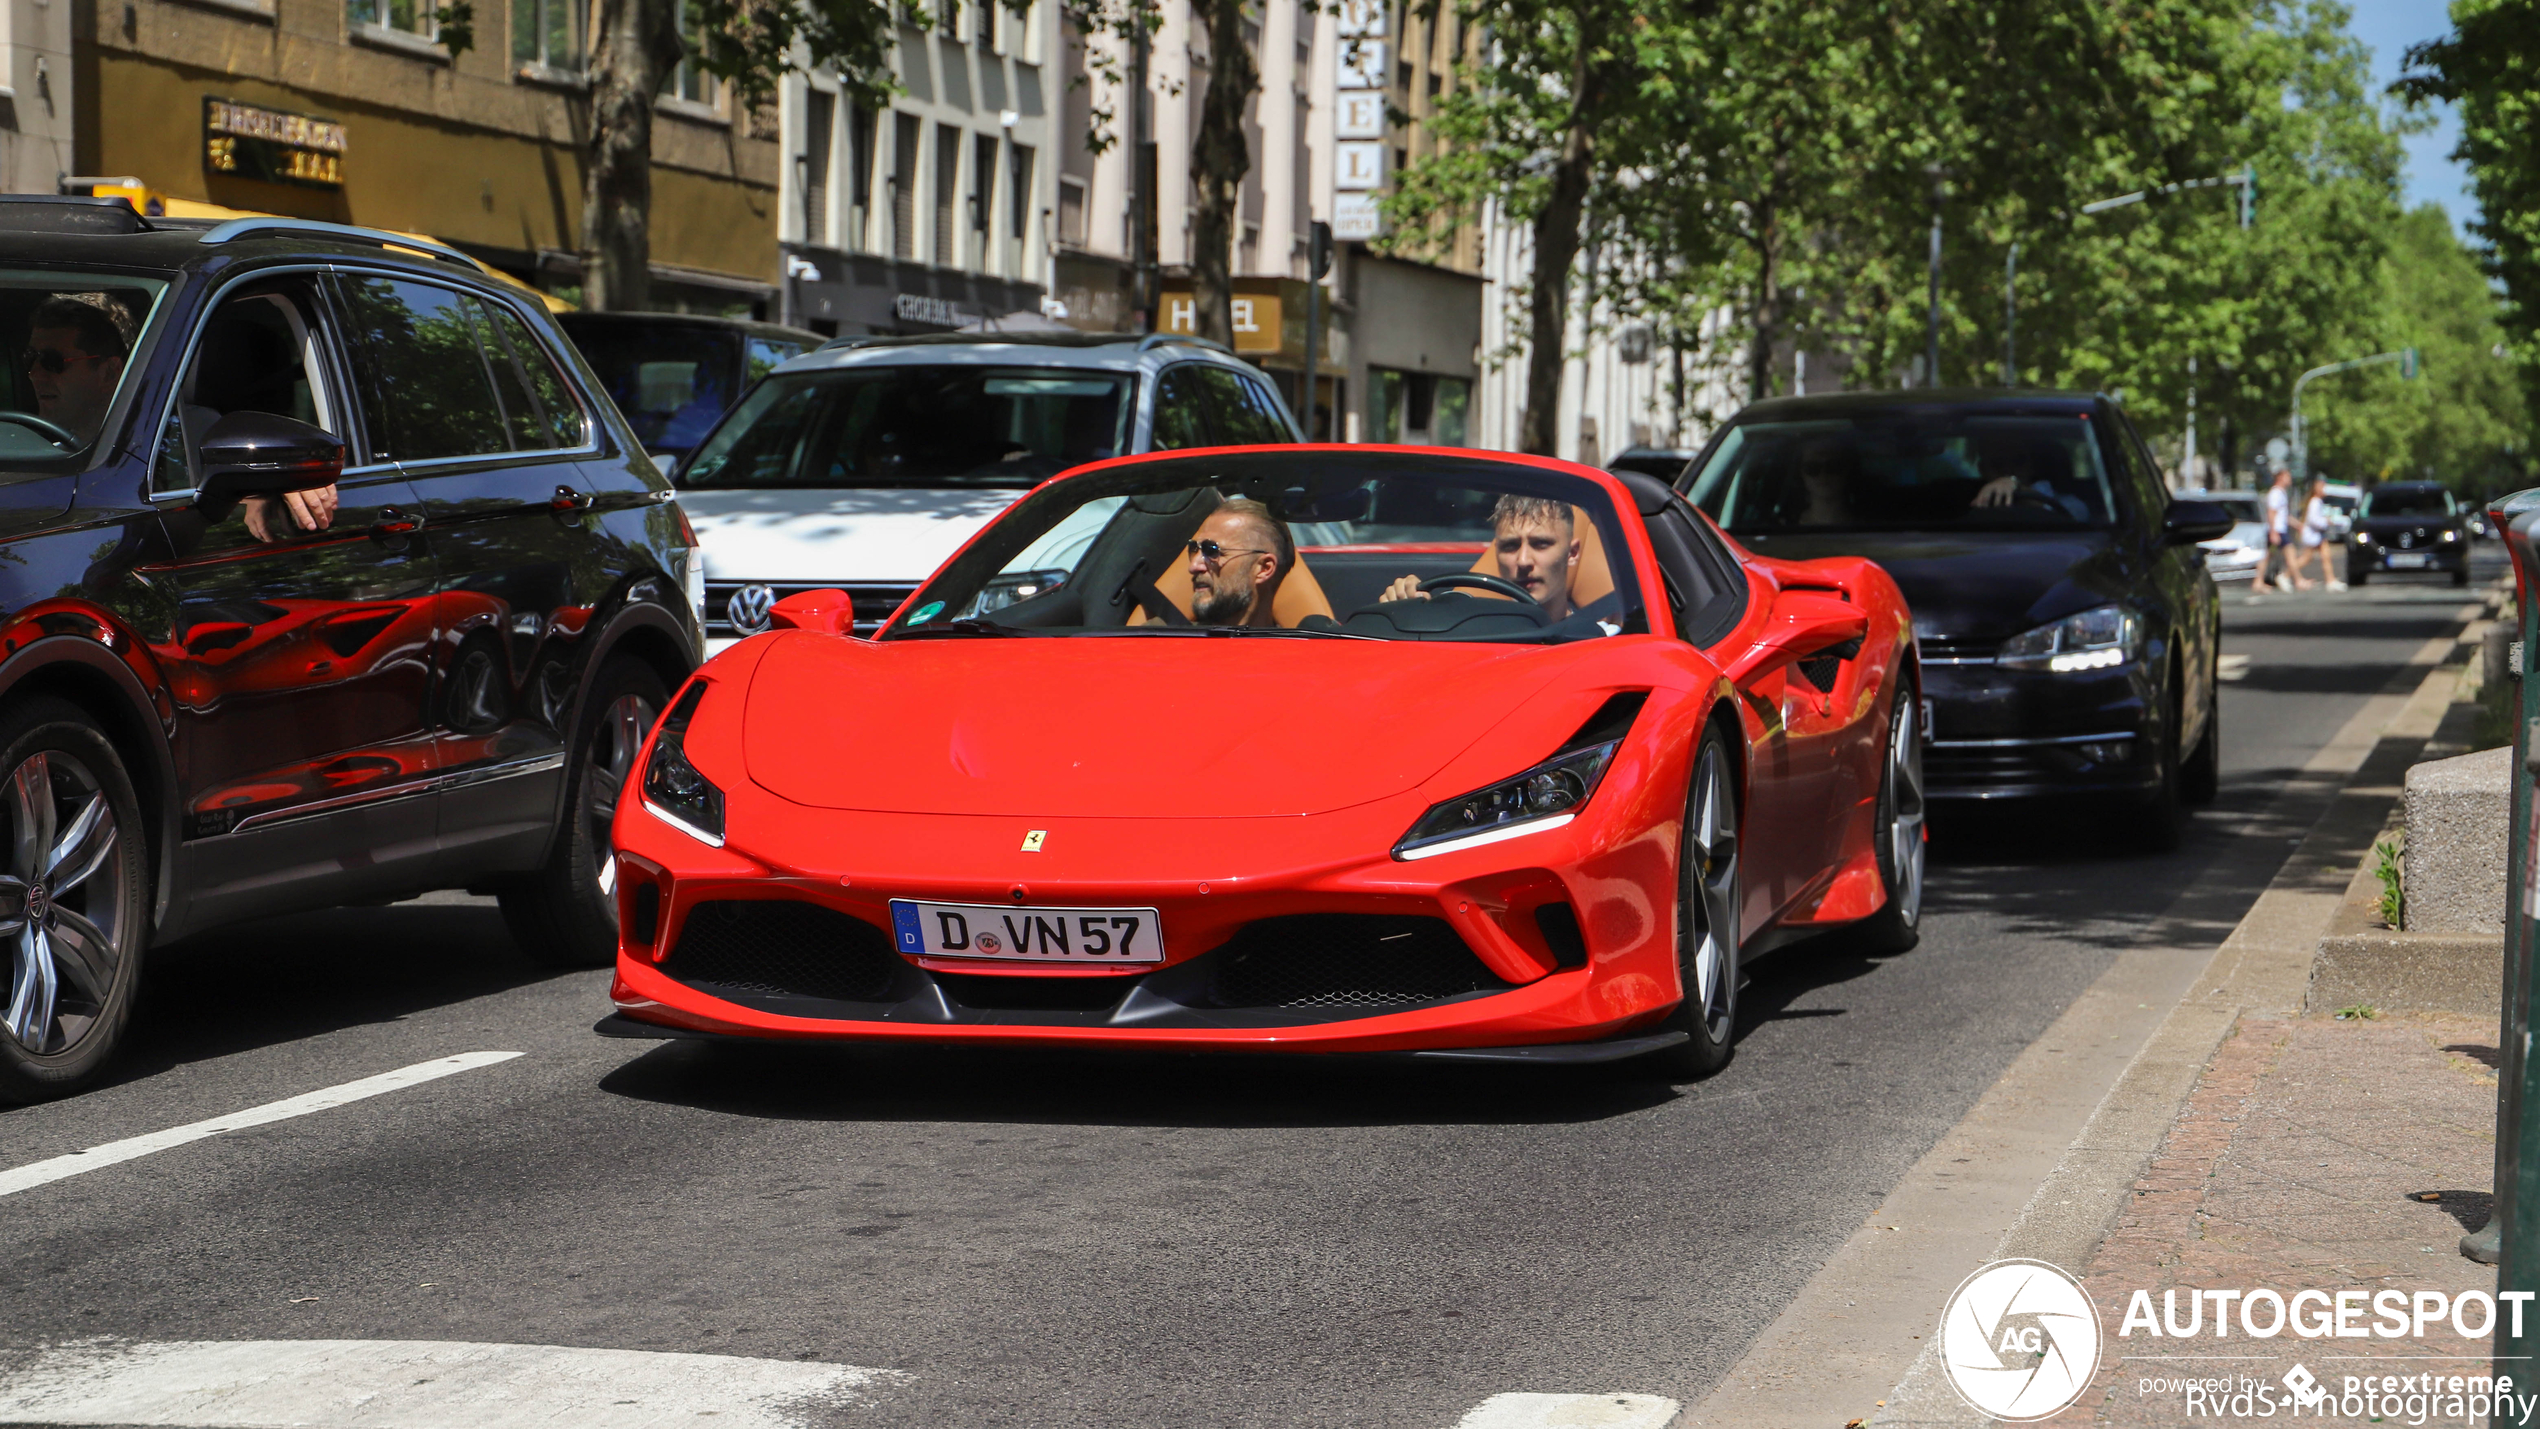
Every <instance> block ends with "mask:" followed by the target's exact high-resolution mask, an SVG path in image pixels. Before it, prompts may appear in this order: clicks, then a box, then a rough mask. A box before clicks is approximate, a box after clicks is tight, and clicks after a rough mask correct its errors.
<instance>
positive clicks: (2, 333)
mask: <svg viewBox="0 0 2540 1429" xmlns="http://www.w3.org/2000/svg"><path fill="white" fill-rule="evenodd" d="M165 289H166V285H165V284H164V283H157V282H151V281H148V280H145V279H137V278H130V277H120V276H119V277H113V278H103V277H100V278H89V277H85V276H82V275H78V274H68V273H7V274H0V342H4V343H6V344H7V346H6V347H5V348H0V351H6V352H7V353H8V354H9V356H10V358H11V359H12V360H11V361H10V363H9V364H8V370H7V372H6V373H5V374H0V412H15V413H18V414H20V415H21V416H25V417H30V418H33V419H34V420H35V422H40V423H42V424H43V425H42V426H36V425H32V424H29V423H23V422H12V421H5V420H0V461H25V460H31V459H41V458H44V457H58V456H66V455H68V454H69V453H71V452H75V451H78V450H80V449H81V448H83V447H86V446H87V445H88V444H89V443H90V442H91V441H94V440H95V439H96V437H97V434H98V432H99V431H100V430H101V429H102V428H103V427H104V425H105V421H106V415H107V413H108V412H109V411H111V410H112V409H113V407H114V403H115V397H116V394H117V393H118V392H120V391H121V390H122V387H123V382H124V379H125V377H126V376H127V375H128V374H127V373H126V371H125V366H126V362H125V359H127V358H128V357H130V356H131V354H132V347H133V343H134V341H135V339H137V338H138V337H139V335H140V333H141V330H142V328H143V327H144V326H145V325H146V324H147V323H148V322H149V320H150V310H151V308H152V307H153V306H154V305H156V304H157V302H158V300H159V294H160V293H161V292H163V291H165ZM46 428H51V429H52V430H51V431H47V430H46ZM55 433H60V434H66V435H67V436H68V437H69V438H70V440H69V441H68V442H67V443H65V442H63V441H61V440H59V439H57V437H56V435H55Z"/></svg>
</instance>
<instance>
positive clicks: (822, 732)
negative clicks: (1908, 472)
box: [600, 446, 1923, 1074]
mask: <svg viewBox="0 0 2540 1429" xmlns="http://www.w3.org/2000/svg"><path fill="white" fill-rule="evenodd" d="M851 616H852V612H851V610H850V608H849V606H848V603H847V600H846V597H845V596H844V595H843V594H840V593H838V592H828V591H819V592H810V593H807V594H804V595H798V596H794V597H792V598H790V599H788V600H786V601H784V602H782V603H780V604H779V605H778V606H777V607H776V620H775V624H776V625H777V626H778V627H779V628H777V629H775V630H772V631H770V632H769V633H767V634H764V635H760V636H757V637H756V638H753V639H750V640H747V641H744V642H743V643H741V644H740V645H737V646H735V647H733V648H732V649H730V650H728V651H726V652H725V653H724V654H723V655H721V656H720V657H719V658H717V659H715V660H713V661H711V662H709V663H708V664H707V665H706V666H705V668H704V669H702V670H700V671H698V672H697V675H696V677H695V678H694V679H692V680H691V681H690V682H689V683H688V685H687V687H686V688H685V689H684V690H683V691H681V693H680V694H679V696H678V697H677V698H676V699H674V700H673V701H672V703H671V707H670V709H669V710H668V712H667V713H666V714H665V715H664V716H663V718H662V721H661V723H660V725H659V727H658V728H657V729H656V730H655V731H654V733H653V735H652V738H651V741H650V743H649V744H648V745H647V747H646V748H645V750H644V752H643V756H642V759H641V761H640V763H639V764H638V765H637V766H636V768H635V769H634V770H633V771H632V772H631V773H630V774H629V775H628V776H627V777H628V785H627V788H626V790H625V794H626V795H627V796H628V797H622V798H620V799H619V800H618V802H617V809H616V816H615V817H616V825H615V828H616V850H617V852H616V857H617V860H618V862H617V870H616V879H615V886H616V897H617V900H618V908H619V916H620V924H621V929H622V935H621V942H620V947H619V953H618V962H617V976H616V980H615V982H614V984H613V986H612V989H611V995H612V997H613V999H614V1000H615V1002H616V1004H617V1012H616V1013H615V1014H614V1015H612V1016H611V1017H609V1018H608V1019H606V1020H604V1021H603V1022H602V1023H601V1024H600V1030H601V1031H603V1032H606V1033H611V1034H615V1035H622V1036H634V1037H682V1036H708V1037H716V1036H720V1037H752V1038H771V1039H785V1038H793V1039H822V1038H826V1039H841V1040H858V1041H865V1042H890V1041H925V1042H933V1043H948V1042H958V1043H971V1044H978V1043H1018V1042H1038V1043H1068V1044H1076V1045H1091V1044H1105V1045H1111V1046H1130V1047H1148V1048H1176V1049H1185V1050H1189V1049H1201V1048H1213V1049H1250V1050H1262V1051H1274V1050H1275V1051H1293V1052H1351V1053H1367V1052H1384V1053H1410V1054H1417V1055H1422V1056H1430V1057H1440V1056H1443V1057H1452V1058H1464V1059H1506V1060H1516V1061H1534V1062H1564V1061H1568V1062H1595V1061H1609V1060H1616V1059H1620V1058H1623V1057H1633V1056H1652V1057H1654V1058H1656V1059H1657V1060H1658V1062H1659V1063H1660V1064H1662V1065H1668V1066H1669V1067H1670V1070H1671V1072H1673V1073H1684V1074H1698V1073H1702V1072H1707V1071H1710V1070H1713V1069H1716V1068H1717V1067H1719V1066H1720V1065H1721V1064H1723V1063H1724V1062H1726V1061H1727V1060H1728V1057H1729V1055H1730V1050H1731V1043H1732V1037H1733V1033H1734V1030H1735V1026H1736V1019H1737V997H1738V986H1739V982H1740V965H1741V961H1742V960H1743V959H1744V958H1748V957H1752V956H1754V955H1755V954H1757V953H1759V952H1761V951H1763V950H1764V949H1766V948H1767V947H1770V946H1773V945H1776V944H1779V943H1785V942H1789V941H1792V940H1794V939H1796V938H1798V937H1801V936H1805V935H1809V934H1815V933H1820V932H1825V931H1829V930H1834V929H1838V928H1849V929H1850V936H1851V937H1853V938H1855V939H1858V940H1861V941H1863V942H1866V943H1869V944H1871V945H1873V946H1878V947H1883V948H1887V949H1897V948H1901V947H1904V946H1910V945H1911V944H1912V942H1913V940H1914V936H1915V925H1916V920H1917V916H1918V912H1919V905H1920V902H1921V897H1922V876H1923V801H1922V792H1921V782H1922V778H1921V755H1920V749H1921V738H1920V736H1921V730H1920V728H1919V726H1918V722H1917V718H1916V712H1917V710H1918V708H1919V702H1918V701H1917V699H1916V697H1915V689H1916V685H1915V663H1914V662H1915V652H1914V644H1913V628H1912V622H1911V620H1910V619H1909V618H1908V615H1907V611H1906V608H1905V602H1904V600H1903V598H1902V597H1901V596H1899V595H1898V593H1897V589H1896V586H1895V585H1894V583H1892V582H1891V581H1890V580H1889V579H1888V578H1887V576H1886V574H1885V573H1884V572H1882V571H1880V570H1879V569H1878V568H1877V567H1876V566H1874V565H1871V564H1870V563H1868V562H1866V561H1861V560H1854V559H1831V560H1817V561H1805V562H1788V561H1776V560H1769V559H1765V558H1762V557H1759V556H1755V555H1752V554H1750V553H1748V552H1747V551H1745V550H1743V549H1741V548H1739V547H1738V546H1737V545H1736V544H1735V543H1734V542H1732V541H1730V540H1728V539H1726V538H1725V537H1723V536H1722V535H1721V534H1720V533H1719V531H1718V530H1717V529H1716V528H1714V527H1713V526H1712V525H1711V524H1710V523H1709V521H1708V520H1707V519H1706V518H1705V517H1704V516H1702V514H1701V513H1699V512H1698V511H1696V510H1695V509H1694V508H1693V507H1691V506H1689V505H1687V504H1686V503H1685V501H1684V499H1683V498H1682V497H1680V496H1678V495H1677V494H1675V493H1674V492H1673V491H1671V490H1669V489H1668V488H1667V487H1666V486H1665V485H1664V484H1663V483H1660V482H1657V481H1654V480H1650V479H1647V478H1641V477H1636V476H1633V475H1630V474H1621V475H1617V474H1613V473H1608V472H1601V471H1595V470H1591V469H1588V468H1586V467H1580V466H1574V465H1571V464H1568V463H1565V462H1559V461H1551V460H1544V459H1538V458H1532V457H1520V456H1508V455H1502V454H1495V453H1479V452H1472V451H1445V450H1422V449H1412V448H1385V447H1366V446H1336V447H1281V448H1246V449H1241V450H1219V451H1191V452H1173V453H1169V454H1164V455H1157V456H1148V457H1135V458H1128V459H1124V460H1119V461H1110V462H1104V463H1101V464H1098V465H1094V466H1088V467H1084V468H1080V469H1078V470H1076V471H1074V472H1071V473H1069V474H1067V475H1065V476H1061V477H1057V478H1055V479H1053V480H1051V481H1049V482H1047V483H1045V484H1043V485H1042V486H1040V487H1039V488H1038V489H1036V490H1034V491H1033V492H1032V493H1031V494H1030V495H1029V496H1027V497H1025V498H1024V499H1023V500H1022V501H1020V502H1018V503H1016V504H1015V506H1014V507H1013V508H1012V509H1010V510H1009V511H1007V512H1006V514H1005V515H1003V516H1002V517H1000V518H999V519H998V520H997V521H995V522H994V523H992V524H991V525H989V526H988V527H987V528H986V529H985V530H983V531H981V532H980V533H979V535H978V536H977V537H976V538H975V539H974V540H972V541H971V542H970V544H969V545H968V546H966V547H964V548H963V549H962V550H961V551H960V552H959V553H958V554H957V555H955V556H954V557H953V558H952V559H951V560H950V561H949V562H948V563H946V565H945V566H944V567H943V569H942V570H940V571H938V572H937V573H936V574H935V576H934V578H933V579H932V580H930V581H929V582H928V583H927V584H926V585H925V587H924V588H923V589H921V590H919V591H918V592H917V593H916V594H915V595H913V596H911V597H910V598H909V600H908V603H907V604H906V605H904V606H902V607H901V609H900V610H899V611H898V612H897V613H896V614H895V615H894V616H893V617H892V619H891V620H890V621H889V622H888V623H886V624H885V625H884V626H883V628H882V629H881V630H880V631H879V632H878V633H877V634H876V635H875V636H874V637H873V638H871V639H858V638H856V637H855V636H854V635H853V634H852V628H853V627H852V625H851Z"/></svg>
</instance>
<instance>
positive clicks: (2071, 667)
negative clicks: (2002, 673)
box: [1994, 605, 2143, 675]
mask: <svg viewBox="0 0 2540 1429" xmlns="http://www.w3.org/2000/svg"><path fill="white" fill-rule="evenodd" d="M2142 653H2143V617H2141V616H2139V615H2137V614H2135V613H2134V612H2133V611H2131V610H2128V609H2126V608H2125V607H2124V606H2122V605H2102V606H2097V607H2095V608H2093V609H2090V610H2085V611H2083V612H2082V613H2080V614H2079V615H2068V616H2065V617H2064V618H2063V619H2061V620H2058V621H2056V622H2055V623H2054V624H2052V625H2041V626H2039V627H2037V628H2036V629H2035V630H2030V631H2026V632H2024V633H2022V634H2018V635H2014V636H2012V637H2011V638H2010V639H2008V640H2005V641H2003V642H2002V649H2001V652H2000V653H1999V654H1997V655H1996V656H1995V657H1994V661H1995V663H1997V664H2001V665H2008V666H2010V667H2011V668H2012V669H2015V670H2051V671H2053V672H2054V673H2056V674H2059V675H2065V674H2072V673H2074V672H2077V671H2081V670H2109V669H2114V668H2115V667H2117V666H2119V665H2122V664H2124V663H2126V662H2127V661H2129V660H2132V659H2134V658H2136V657H2137V656H2139V655H2141V654H2142Z"/></svg>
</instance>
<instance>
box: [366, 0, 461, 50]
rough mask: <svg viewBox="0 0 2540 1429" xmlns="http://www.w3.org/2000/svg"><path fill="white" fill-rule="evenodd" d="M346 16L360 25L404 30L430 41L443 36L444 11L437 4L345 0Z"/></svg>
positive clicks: (415, 0) (408, 0)
mask: <svg viewBox="0 0 2540 1429" xmlns="http://www.w3.org/2000/svg"><path fill="white" fill-rule="evenodd" d="M344 13H345V16H346V17H347V18H349V19H350V20H351V21H352V22H353V23H354V24H356V25H375V26H377V27H379V28H380V29H383V30H403V31H405V32H406V33H407V34H410V35H421V36H423V37H424V38H425V39H427V40H433V39H439V38H440V36H441V23H440V7H439V6H437V5H435V4H434V3H433V0H345V5H344Z"/></svg>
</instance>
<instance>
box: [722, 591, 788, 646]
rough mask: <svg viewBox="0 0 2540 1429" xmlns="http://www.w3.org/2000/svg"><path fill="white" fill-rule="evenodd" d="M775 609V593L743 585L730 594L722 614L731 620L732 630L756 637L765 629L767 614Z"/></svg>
mask: <svg viewBox="0 0 2540 1429" xmlns="http://www.w3.org/2000/svg"><path fill="white" fill-rule="evenodd" d="M775 608H776V592H775V591H774V590H772V589H770V588H769V587H767V586H763V585H745V586H743V587H741V588H740V589H739V590H736V591H734V592H732V599H731V601H730V603H728V604H726V605H725V606H724V607H723V613H724V614H725V615H728V616H730V617H731V618H732V628H733V629H735V630H738V631H740V632H741V633H742V634H744V635H756V634H758V633H759V632H760V631H762V630H765V629H766V628H767V613H768V612H769V611H771V610H774V609H775Z"/></svg>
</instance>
